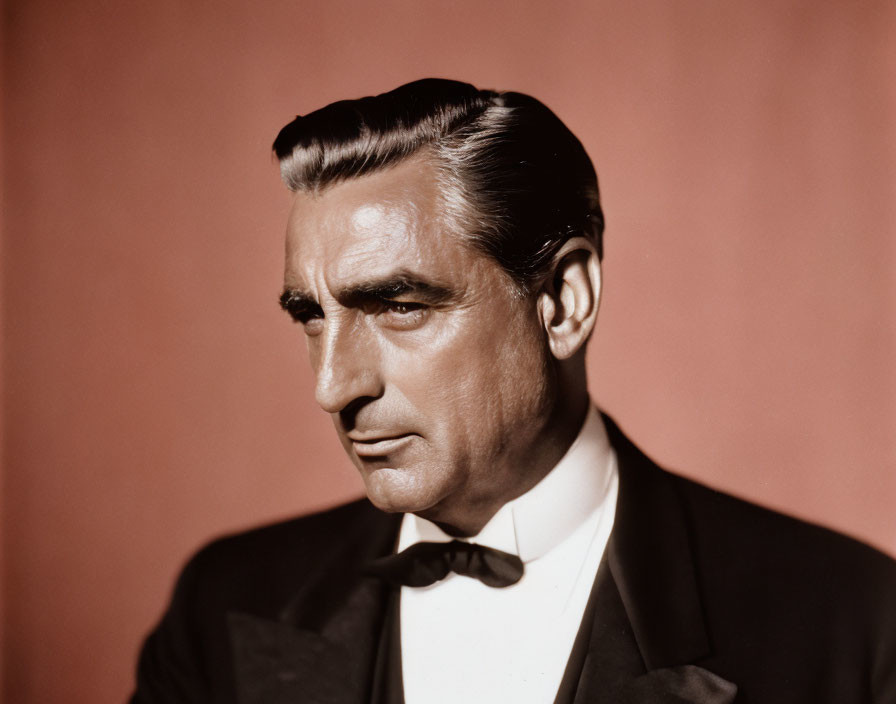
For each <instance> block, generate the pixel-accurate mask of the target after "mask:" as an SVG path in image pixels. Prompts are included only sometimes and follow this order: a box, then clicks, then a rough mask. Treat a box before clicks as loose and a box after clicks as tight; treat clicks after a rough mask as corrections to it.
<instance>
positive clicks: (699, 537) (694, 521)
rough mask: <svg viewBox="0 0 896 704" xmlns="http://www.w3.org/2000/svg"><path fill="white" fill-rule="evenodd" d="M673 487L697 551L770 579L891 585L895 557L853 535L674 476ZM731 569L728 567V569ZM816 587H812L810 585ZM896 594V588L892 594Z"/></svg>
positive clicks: (834, 584) (895, 575)
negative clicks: (780, 576)
mask: <svg viewBox="0 0 896 704" xmlns="http://www.w3.org/2000/svg"><path fill="white" fill-rule="evenodd" d="M660 471H663V472H664V474H665V475H666V476H667V477H668V478H669V481H670V482H671V483H672V484H673V486H674V487H675V491H676V493H677V495H678V496H679V498H680V500H681V502H682V505H683V507H684V511H685V515H686V517H687V520H688V522H689V532H690V534H691V538H692V540H693V541H694V544H695V545H696V547H697V549H698V551H699V552H701V553H703V554H705V555H707V556H717V557H719V558H721V557H722V555H723V554H727V557H728V560H729V561H733V562H735V563H737V564H741V565H743V567H742V568H741V569H742V570H744V571H746V570H748V569H750V567H749V566H752V568H753V571H754V572H755V570H756V567H757V566H758V567H760V568H762V575H764V576H765V577H766V578H772V577H774V576H775V575H777V574H779V573H782V572H783V573H785V574H786V576H787V577H788V578H789V579H795V578H796V577H797V575H798V574H799V575H802V577H803V579H806V578H811V577H818V578H822V577H823V578H824V580H825V583H826V584H828V585H830V586H831V587H838V586H840V587H847V586H850V585H855V584H857V583H860V582H864V583H869V582H871V583H877V582H880V581H883V582H887V583H890V584H894V585H896V581H894V580H896V561H894V560H893V559H892V558H890V557H889V556H887V555H885V554H884V553H882V552H881V551H879V550H876V549H875V548H873V547H870V546H869V545H866V544H864V543H862V542H860V541H858V540H856V539H854V538H850V537H848V536H846V535H843V534H842V533H839V532H837V531H834V530H831V529H829V528H825V527H822V526H820V525H816V524H814V523H811V522H808V521H805V520H801V519H798V518H795V517H793V516H788V515H785V514H783V513H780V512H778V511H775V510H772V509H769V508H765V507H763V506H760V505H758V504H755V503H752V502H750V501H747V500H745V499H741V498H737V497H735V496H732V495H731V494H728V493H726V492H723V491H720V490H718V489H714V488H711V487H708V486H706V485H704V484H702V483H700V482H697V481H694V480H692V479H687V478H685V477H682V476H680V475H677V474H674V473H671V472H665V471H664V470H660ZM729 569H731V568H729ZM816 586H818V585H816ZM894 594H896V592H894Z"/></svg>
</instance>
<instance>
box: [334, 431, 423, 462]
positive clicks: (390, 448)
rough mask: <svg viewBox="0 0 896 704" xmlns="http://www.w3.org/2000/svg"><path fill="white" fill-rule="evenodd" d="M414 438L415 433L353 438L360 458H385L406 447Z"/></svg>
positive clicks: (350, 437) (354, 447)
mask: <svg viewBox="0 0 896 704" xmlns="http://www.w3.org/2000/svg"><path fill="white" fill-rule="evenodd" d="M413 438H414V433H404V434H402V435H379V436H376V437H374V436H367V435H358V436H355V437H352V436H351V435H349V440H351V443H352V448H353V449H354V450H355V454H356V455H358V457H384V456H386V455H389V454H391V453H393V452H396V451H398V450H399V449H401V448H402V447H404V446H405V445H406V444H407V443H408V442H410V441H411V440H412V439H413Z"/></svg>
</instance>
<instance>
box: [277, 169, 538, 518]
mask: <svg viewBox="0 0 896 704" xmlns="http://www.w3.org/2000/svg"><path fill="white" fill-rule="evenodd" d="M443 210H444V208H443V207H442V205H441V201H440V198H439V191H438V187H437V185H436V181H435V176H434V171H433V169H432V167H431V165H430V164H429V163H428V162H427V161H426V160H424V159H423V158H419V159H417V158H415V159H411V160H407V161H405V162H402V163H401V164H399V165H397V166H395V167H392V168H390V169H388V170H386V171H381V172H378V173H374V174H372V175H368V176H363V177H361V178H358V179H353V180H349V181H346V182H343V183H339V184H336V185H334V186H331V187H330V188H328V189H326V190H325V191H324V192H323V193H322V194H318V195H313V194H305V193H299V194H297V195H296V196H295V202H294V205H293V208H292V211H291V213H290V218H289V223H288V230H287V246H286V272H285V291H286V293H284V307H286V308H287V310H289V312H290V313H291V314H292V315H293V317H294V318H296V319H297V320H299V321H300V322H302V324H303V327H304V332H305V336H306V341H307V344H308V351H309V356H310V360H311V366H312V369H313V372H314V375H315V384H316V385H315V390H316V394H315V395H316V399H317V402H318V403H319V404H320V406H321V407H322V408H323V409H324V410H325V411H327V412H328V413H330V414H331V415H332V417H333V422H334V424H335V426H336V430H337V432H338V434H339V437H340V439H341V441H342V444H343V446H344V447H345V450H346V452H347V453H348V454H349V456H350V457H351V459H352V461H353V462H354V464H355V465H356V466H357V467H358V469H359V470H360V472H361V475H362V477H363V479H364V482H365V485H366V488H367V493H368V496H369V497H370V499H371V501H372V502H373V503H374V504H375V505H376V506H378V507H380V508H382V509H384V510H387V511H409V512H415V513H419V514H421V515H423V516H425V517H428V518H432V519H433V520H437V521H440V522H443V523H447V524H448V525H449V526H451V525H454V523H453V521H455V520H456V519H457V518H458V517H459V518H463V516H464V512H469V511H476V510H478V507H481V506H484V505H487V504H492V503H494V502H495V501H496V499H500V501H499V503H498V505H500V503H503V501H507V500H509V499H511V498H514V495H516V494H519V493H521V490H519V491H518V490H517V489H516V488H515V487H516V485H519V484H520V483H521V476H522V475H524V474H525V472H526V469H527V468H528V467H530V466H532V464H533V461H534V460H535V459H536V456H535V454H537V451H538V450H537V448H538V446H539V433H540V431H541V430H542V429H543V427H544V425H545V422H546V420H545V419H546V416H547V414H548V412H549V409H550V408H551V406H552V404H553V403H554V398H553V396H554V388H555V384H554V382H553V376H552V373H551V371H550V370H551V365H550V364H549V362H548V360H549V357H548V351H547V346H546V343H545V338H544V330H543V328H542V325H541V321H540V318H539V315H538V312H537V309H536V306H535V305H534V303H533V302H532V300H530V299H529V298H525V297H523V296H521V295H520V294H519V293H517V292H515V290H514V288H513V286H512V284H511V283H510V279H509V277H508V276H507V275H506V274H505V273H504V271H503V270H502V269H501V268H500V266H499V265H498V264H497V263H496V262H495V261H494V260H492V259H491V258H488V257H486V256H484V255H483V254H481V253H479V252H478V251H476V250H474V249H473V248H472V247H471V246H470V245H469V244H465V243H464V242H463V241H462V240H461V239H460V238H459V237H458V236H457V235H456V234H454V233H453V232H451V231H450V230H449V227H448V225H447V223H446V222H445V220H444V218H443V214H442V213H443ZM526 488H528V487H526Z"/></svg>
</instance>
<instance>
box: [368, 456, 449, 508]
mask: <svg viewBox="0 0 896 704" xmlns="http://www.w3.org/2000/svg"><path fill="white" fill-rule="evenodd" d="M363 474H364V484H365V486H366V488H367V498H368V499H370V502H371V503H372V504H373V505H374V506H376V507H377V508H378V509H380V510H381V511H385V512H386V513H419V512H421V511H425V510H426V509H428V508H430V507H431V506H433V505H435V504H436V503H438V502H439V500H440V499H441V492H438V491H436V490H434V487H429V486H426V482H423V481H421V477H420V476H419V475H418V473H417V472H414V471H413V470H408V469H393V468H390V467H382V468H378V469H365V470H364V471H363Z"/></svg>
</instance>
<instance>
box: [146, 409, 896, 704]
mask: <svg viewBox="0 0 896 704" xmlns="http://www.w3.org/2000/svg"><path fill="white" fill-rule="evenodd" d="M605 422H606V424H607V428H608V432H609V436H610V441H611V444H612V446H613V449H614V451H615V453H616V455H617V458H618V468H619V495H618V501H617V506H616V518H615V523H614V527H613V532H612V535H611V537H610V540H609V543H608V545H607V549H606V552H605V554H604V559H603V561H602V563H601V566H600V568H599V569H598V571H597V577H596V579H595V581H594V586H593V589H592V593H591V597H590V600H589V603H588V607H587V608H586V611H585V616H584V618H583V620H582V624H581V627H580V630H579V633H578V636H577V638H576V643H575V646H574V648H573V653H572V655H571V657H570V660H569V663H568V665H567V670H566V674H565V675H564V678H563V682H562V684H561V688H560V690H561V691H560V692H559V693H558V698H557V702H558V703H559V702H562V704H584V703H585V702H610V703H613V704H616V703H622V704H637V703H640V704H647V703H653V704H661V703H669V704H672V703H685V702H692V703H694V704H696V703H700V704H726V703H729V702H740V703H743V704H751V703H752V704H777V703H780V704H784V703H785V702H786V703H787V704H799V703H803V702H805V703H806V704H809V703H810V702H811V704H859V703H872V702H873V703H874V704H896V563H894V562H893V561H892V560H890V559H889V558H887V557H886V556H884V555H882V554H881V553H879V552H877V551H875V550H873V549H871V548H869V547H867V546H865V545H862V544H860V543H858V542H856V541H853V540H851V539H849V538H846V537H844V536H841V535H838V534H836V533H834V532H832V531H829V530H826V529H823V528H820V527H817V526H813V525H810V524H807V523H804V522H801V521H798V520H796V519H793V518H789V517H786V516H783V515H780V514H777V513H774V512H772V511H769V510H767V509H763V508H760V507H758V506H755V505H753V504H750V503H747V502H745V501H741V500H739V499H736V498H733V497H731V496H728V495H726V494H723V493H721V492H718V491H715V490H712V489H710V488H707V487H705V486H702V485H701V484H698V483H696V482H694V481H691V480H688V479H685V478H683V477H680V476H677V475H675V474H672V473H669V472H666V471H664V470H662V469H660V468H659V467H657V466H656V465H655V464H654V463H653V462H651V461H650V460H649V459H648V458H647V457H646V456H644V455H643V454H642V453H641V452H640V451H639V450H638V449H637V448H635V447H634V445H632V444H631V443H630V442H629V441H628V440H627V439H626V438H625V437H624V436H623V435H622V433H621V432H620V431H619V430H618V428H616V426H615V425H614V424H613V423H612V422H611V421H609V419H605ZM400 520H401V518H400V516H396V515H388V514H384V513H381V512H379V511H377V510H376V509H375V508H373V507H372V506H371V505H370V504H369V503H368V502H367V501H366V500H365V501H358V502H355V503H352V504H348V505H345V506H342V507H339V508H336V509H332V510H330V511H326V512H324V513H319V514H316V515H312V516H307V517H303V518H299V519H296V520H293V521H289V522H285V523H279V524H276V525H272V526H267V527H264V528H260V529H256V530H253V531H250V532H247V533H242V534H239V535H235V536H230V537H227V538H223V539H220V540H218V541H215V542H214V543H212V544H211V545H209V546H207V547H206V548H204V549H203V550H201V551H200V552H199V553H198V554H197V555H196V556H195V557H194V558H193V559H192V560H191V561H190V562H189V563H188V565H187V566H186V568H185V569H184V571H183V573H182V575H181V577H180V579H179V580H178V584H177V587H176V589H175V593H174V596H173V598H172V601H171V605H170V607H169V608H168V610H167V612H166V613H165V615H164V616H163V618H162V620H161V622H160V624H159V625H158V626H157V628H156V629H155V630H154V631H153V632H152V633H151V634H150V636H149V637H148V639H147V641H146V643H145V645H144V647H143V651H142V653H141V657H140V662H139V666H138V678H137V690H136V693H135V694H134V697H133V699H132V703H133V704H148V703H150V702H153V703H161V702H166V703H168V702H172V703H174V702H191V703H192V702H196V703H199V702H203V703H205V702H221V703H227V704H235V703H239V704H262V703H264V704H287V703H289V704H299V703H304V702H314V703H319V704H325V703H327V704H350V703H356V702H357V703H358V704H361V703H366V702H370V701H375V702H385V701H389V702H392V701H395V698H396V696H397V697H400V691H399V692H397V693H396V692H395V681H396V680H395V671H396V670H395V668H396V665H397V663H396V659H397V658H400V643H399V642H398V641H397V633H398V629H397V628H396V627H395V617H396V616H395V614H396V612H397V610H396V600H397V599H396V592H395V588H394V587H391V586H389V585H388V584H387V583H385V582H384V581H382V580H379V579H377V578H376V577H372V576H369V575H368V574H366V573H365V571H364V568H365V566H366V565H368V564H369V563H370V562H371V561H372V560H374V559H376V558H378V557H382V556H385V555H388V554H390V553H391V552H392V551H393V550H394V548H395V544H396V538H397V535H398V529H399V524H400ZM399 664H400V663H399ZM399 675H400V670H399ZM458 676H463V673H458ZM390 682H391V685H390ZM398 682H399V685H400V678H399V680H398ZM390 687H391V689H390ZM384 692H387V694H385V695H384ZM384 697H385V699H384Z"/></svg>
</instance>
